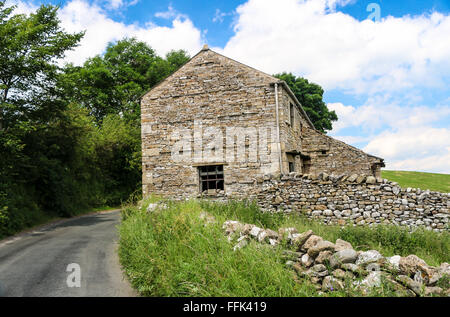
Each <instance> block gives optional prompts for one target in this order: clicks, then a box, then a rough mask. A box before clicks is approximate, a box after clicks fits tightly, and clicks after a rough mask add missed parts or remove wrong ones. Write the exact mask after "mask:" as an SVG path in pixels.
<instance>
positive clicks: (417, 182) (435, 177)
mask: <svg viewBox="0 0 450 317" xmlns="http://www.w3.org/2000/svg"><path fill="white" fill-rule="evenodd" d="M381 176H382V177H383V178H386V179H388V180H390V181H394V182H397V183H399V185H400V186H402V187H405V188H407V187H412V188H420V189H423V190H427V189H429V190H431V191H438V192H443V193H450V174H434V173H422V172H403V171H381Z"/></svg>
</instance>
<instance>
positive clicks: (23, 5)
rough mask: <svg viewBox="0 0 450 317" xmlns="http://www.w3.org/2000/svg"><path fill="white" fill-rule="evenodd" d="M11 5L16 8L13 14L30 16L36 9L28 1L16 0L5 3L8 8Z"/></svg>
mask: <svg viewBox="0 0 450 317" xmlns="http://www.w3.org/2000/svg"><path fill="white" fill-rule="evenodd" d="M12 5H15V6H17V7H16V9H15V10H14V12H13V14H30V13H33V12H34V11H36V9H37V8H38V6H36V5H35V4H33V3H32V2H30V1H18V0H9V1H6V6H7V7H10V6H12Z"/></svg>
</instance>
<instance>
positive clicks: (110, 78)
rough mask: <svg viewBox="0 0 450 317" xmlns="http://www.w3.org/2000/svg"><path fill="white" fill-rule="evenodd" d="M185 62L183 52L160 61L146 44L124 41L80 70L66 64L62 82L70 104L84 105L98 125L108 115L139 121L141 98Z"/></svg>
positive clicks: (169, 55)
mask: <svg viewBox="0 0 450 317" xmlns="http://www.w3.org/2000/svg"><path fill="white" fill-rule="evenodd" d="M188 59H189V56H188V55H187V53H186V52H185V51H172V52H170V53H168V54H167V55H166V59H163V58H161V57H159V56H158V55H156V53H155V51H154V50H153V49H152V48H151V47H149V46H148V45H147V44H146V43H144V42H139V41H138V40H136V39H134V38H131V39H123V40H121V41H118V42H117V43H110V44H109V45H108V47H107V49H106V52H105V54H104V55H103V56H100V55H99V56H96V57H94V58H91V59H89V60H87V61H86V62H85V63H84V65H83V66H82V67H75V66H73V65H68V66H67V67H66V69H65V75H64V76H63V78H62V79H61V81H62V82H63V83H64V84H63V85H64V89H65V90H66V96H67V97H68V99H69V101H73V102H78V103H81V104H82V105H84V106H85V107H86V108H87V109H89V111H90V113H91V114H92V115H93V116H95V118H96V119H97V121H98V122H99V123H101V121H102V120H103V118H104V117H105V116H106V115H108V114H120V115H122V116H124V117H127V118H129V119H133V120H135V121H139V119H140V104H139V101H140V100H139V99H140V97H141V95H142V94H143V93H145V91H147V90H149V89H150V88H151V87H153V86H154V85H155V84H157V83H158V82H159V81H161V80H162V79H163V78H165V77H167V76H168V75H170V74H171V73H172V72H173V71H175V70H176V69H178V67H180V66H181V65H182V64H184V63H185V62H186V61H187V60H188Z"/></svg>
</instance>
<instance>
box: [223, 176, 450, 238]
mask: <svg viewBox="0 0 450 317" xmlns="http://www.w3.org/2000/svg"><path fill="white" fill-rule="evenodd" d="M224 198H226V199H229V198H234V199H244V198H245V199H250V200H256V201H257V202H258V204H259V206H260V207H261V208H262V210H265V211H272V212H274V211H283V212H287V213H291V212H298V213H302V214H304V215H306V216H307V217H308V218H311V219H318V220H320V221H322V222H324V223H326V224H338V225H345V224H348V223H353V224H356V225H373V224H394V225H401V226H408V227H411V228H412V227H425V228H428V229H433V230H436V231H448V230H449V218H450V214H449V209H450V199H449V198H450V193H439V192H433V191H428V190H427V191H424V190H421V189H416V188H401V187H400V186H398V184H397V183H395V182H390V181H388V180H382V179H381V178H378V179H377V178H375V177H372V176H369V177H366V176H365V175H357V174H353V175H350V176H340V177H335V176H328V175H327V174H325V173H321V174H320V175H319V176H318V177H315V176H309V175H307V176H305V177H296V176H295V175H294V176H283V177H282V178H281V180H280V179H278V180H274V179H267V178H266V179H263V180H261V179H255V186H254V187H253V190H252V192H251V193H248V195H246V196H243V195H241V196H234V197H224Z"/></svg>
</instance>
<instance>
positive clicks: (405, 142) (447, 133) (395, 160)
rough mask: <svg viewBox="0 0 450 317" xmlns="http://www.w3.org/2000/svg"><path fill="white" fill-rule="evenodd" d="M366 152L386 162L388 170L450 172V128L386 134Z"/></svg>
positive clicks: (374, 141)
mask: <svg viewBox="0 0 450 317" xmlns="http://www.w3.org/2000/svg"><path fill="white" fill-rule="evenodd" d="M364 151H367V152H368V153H374V154H376V155H378V156H381V157H383V158H385V159H386V162H387V168H388V169H396V170H397V169H398V170H411V171H430V172H441V173H450V129H449V128H441V129H437V128H433V127H429V126H418V127H414V126H413V127H410V128H403V129H399V130H397V131H385V132H383V133H381V134H380V135H378V136H376V137H375V138H374V139H373V140H372V141H370V142H369V144H367V146H366V147H365V148H364Z"/></svg>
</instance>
